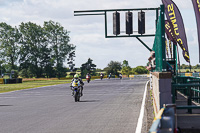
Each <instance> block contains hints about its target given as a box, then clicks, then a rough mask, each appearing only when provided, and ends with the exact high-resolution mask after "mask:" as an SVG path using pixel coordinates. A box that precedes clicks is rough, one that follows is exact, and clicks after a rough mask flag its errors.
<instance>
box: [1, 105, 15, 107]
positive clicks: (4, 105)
mask: <svg viewBox="0 0 200 133" xmlns="http://www.w3.org/2000/svg"><path fill="white" fill-rule="evenodd" d="M6 106H13V105H0V107H6Z"/></svg>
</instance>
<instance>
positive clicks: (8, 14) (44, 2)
mask: <svg viewBox="0 0 200 133" xmlns="http://www.w3.org/2000/svg"><path fill="white" fill-rule="evenodd" d="M173 1H174V2H175V3H176V5H177V6H178V8H179V10H180V12H181V14H182V17H183V21H184V25H185V31H186V36H187V41H188V48H189V54H190V58H191V65H196V64H198V63H199V55H198V53H199V50H198V49H199V48H198V39H197V27H196V18H195V14H194V10H193V5H192V2H191V0H173ZM161 4H162V2H161V0H0V16H1V17H0V22H6V23H7V24H9V25H11V26H13V27H14V26H17V27H18V26H19V25H20V24H21V23H22V22H29V21H30V22H33V23H36V24H38V25H41V26H42V25H43V23H44V21H49V20H52V21H54V22H59V23H60V24H61V25H62V26H63V27H64V28H65V29H67V30H68V31H70V33H69V36H70V38H71V40H70V43H72V44H74V45H75V46H76V52H75V53H76V58H75V67H80V66H81V64H83V63H85V62H87V60H88V58H91V59H92V60H93V63H94V64H96V65H97V68H101V69H103V68H105V67H106V66H107V64H108V63H109V62H110V61H111V60H112V61H118V62H121V63H122V62H123V60H127V61H128V62H129V65H130V66H131V67H136V66H139V65H143V66H146V64H147V62H148V58H149V55H150V52H149V51H148V50H147V49H146V48H145V47H144V46H143V45H142V44H141V43H140V42H139V41H138V40H137V39H136V38H134V37H130V38H105V27H104V24H105V23H104V16H74V11H79V10H104V9H133V8H157V7H160V5H161ZM124 14H125V13H124V12H120V16H121V25H120V26H121V30H122V31H124V27H125V26H124V25H125V21H124V20H125V18H124ZM145 14H146V17H145V19H146V23H145V25H146V34H154V33H155V23H154V22H155V12H154V11H146V12H145ZM133 15H134V18H133V25H134V26H133V27H134V28H133V29H134V31H137V12H134V13H133ZM123 21H124V22H123ZM108 34H109V35H112V13H109V14H108ZM134 34H137V33H135V32H134ZM140 39H141V40H142V41H144V42H145V44H147V45H148V46H149V47H150V48H152V46H153V42H154V37H142V38H140ZM179 53H180V54H179V55H180V63H181V64H188V63H187V62H186V61H185V60H184V59H183V57H182V52H181V49H180V48H179ZM65 66H66V67H68V66H67V63H65Z"/></svg>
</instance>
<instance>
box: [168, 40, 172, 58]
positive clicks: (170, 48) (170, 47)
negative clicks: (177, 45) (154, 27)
mask: <svg viewBox="0 0 200 133" xmlns="http://www.w3.org/2000/svg"><path fill="white" fill-rule="evenodd" d="M169 51H170V55H171V58H172V43H171V40H169Z"/></svg>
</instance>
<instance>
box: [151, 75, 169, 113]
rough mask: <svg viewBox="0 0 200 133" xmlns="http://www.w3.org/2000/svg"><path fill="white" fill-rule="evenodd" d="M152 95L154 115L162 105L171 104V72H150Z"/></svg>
mask: <svg viewBox="0 0 200 133" xmlns="http://www.w3.org/2000/svg"><path fill="white" fill-rule="evenodd" d="M151 80H152V95H153V106H154V112H155V115H157V113H158V112H159V110H160V109H161V108H162V107H163V104H171V103H172V97H171V80H172V78H171V72H152V77H151Z"/></svg>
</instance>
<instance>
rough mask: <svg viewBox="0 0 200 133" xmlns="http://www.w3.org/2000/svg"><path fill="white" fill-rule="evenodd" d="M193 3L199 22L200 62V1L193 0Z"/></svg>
mask: <svg viewBox="0 0 200 133" xmlns="http://www.w3.org/2000/svg"><path fill="white" fill-rule="evenodd" d="M192 4H193V7H194V12H195V16H196V22H197V32H198V40H199V62H200V1H199V0H192Z"/></svg>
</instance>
